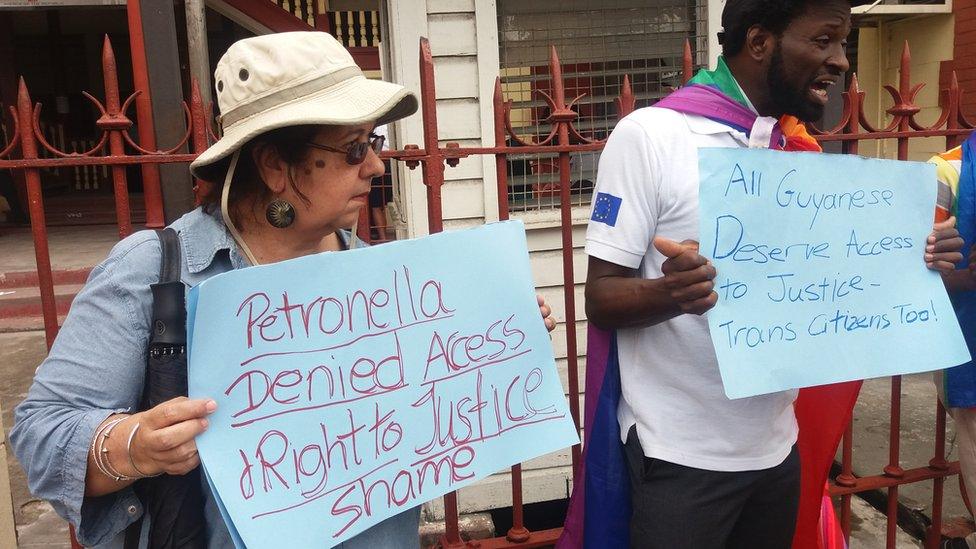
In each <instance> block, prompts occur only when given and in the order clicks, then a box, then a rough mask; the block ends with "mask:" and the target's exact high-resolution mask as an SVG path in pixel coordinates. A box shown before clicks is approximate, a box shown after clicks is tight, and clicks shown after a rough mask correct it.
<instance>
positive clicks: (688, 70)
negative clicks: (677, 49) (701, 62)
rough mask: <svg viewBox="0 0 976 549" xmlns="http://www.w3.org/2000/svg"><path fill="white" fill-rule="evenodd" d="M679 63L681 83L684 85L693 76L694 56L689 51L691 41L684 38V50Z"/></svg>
mask: <svg viewBox="0 0 976 549" xmlns="http://www.w3.org/2000/svg"><path fill="white" fill-rule="evenodd" d="M681 60H682V63H681V85H682V86H684V85H685V84H687V83H688V81H690V80H691V79H692V77H694V76H695V58H694V55H693V54H692V52H691V41H690V40H688V39H687V38H685V51H684V56H683V57H682V59H681Z"/></svg>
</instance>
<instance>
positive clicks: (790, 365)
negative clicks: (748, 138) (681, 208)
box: [699, 149, 969, 398]
mask: <svg viewBox="0 0 976 549" xmlns="http://www.w3.org/2000/svg"><path fill="white" fill-rule="evenodd" d="M699 169H700V174H701V175H700V177H701V187H700V214H701V218H700V223H701V239H700V246H701V248H700V250H701V254H702V255H704V256H705V257H707V258H709V259H711V261H712V262H713V263H714V265H715V268H716V271H717V273H718V276H717V278H716V279H715V290H716V291H717V292H718V298H719V299H718V304H717V305H716V306H715V308H714V309H713V310H711V311H709V312H708V325H709V329H710V331H711V336H712V343H713V345H714V347H715V353H716V355H717V356H718V363H719V368H720V370H721V373H722V381H723V383H724V385H725V392H726V394H727V395H728V396H729V397H730V398H740V397H747V396H752V395H759V394H765V393H771V392H774V391H781V390H785V389H794V388H799V387H809V386H814V385H823V384H828V383H835V382H841V381H850V380H855V379H867V378H873V377H881V376H887V375H894V374H908V373H914V372H924V371H929V370H935V369H939V368H946V367H950V366H956V365H959V364H962V363H964V362H966V361H968V360H969V352H968V351H967V349H966V345H965V342H964V341H963V337H962V333H961V332H960V330H959V324H958V322H957V321H956V317H955V314H954V313H953V310H952V306H951V305H950V303H949V299H948V296H947V295H946V291H945V289H944V287H943V285H942V281H941V279H940V277H939V275H938V273H936V272H934V271H931V270H929V269H927V268H926V267H925V262H924V254H925V246H926V239H927V238H928V235H929V234H930V233H931V232H932V224H933V217H934V213H935V193H936V179H935V168H934V167H933V166H931V165H928V164H924V163H918V162H899V161H893V160H874V159H867V158H861V157H858V156H853V155H832V154H815V153H793V152H779V151H771V150H766V149H701V150H700V151H699Z"/></svg>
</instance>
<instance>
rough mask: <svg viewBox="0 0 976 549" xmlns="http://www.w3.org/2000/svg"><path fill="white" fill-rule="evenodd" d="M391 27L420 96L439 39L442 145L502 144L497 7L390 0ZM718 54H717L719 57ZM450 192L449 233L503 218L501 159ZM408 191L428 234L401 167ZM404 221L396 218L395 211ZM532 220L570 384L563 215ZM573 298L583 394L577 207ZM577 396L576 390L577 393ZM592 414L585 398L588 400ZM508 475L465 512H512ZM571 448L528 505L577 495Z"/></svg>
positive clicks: (392, 75)
mask: <svg viewBox="0 0 976 549" xmlns="http://www.w3.org/2000/svg"><path fill="white" fill-rule="evenodd" d="M723 3H724V2H723V1H722V0H709V4H708V8H709V33H708V34H709V36H710V37H712V38H710V47H711V48H713V49H712V50H710V54H714V51H715V50H714V46H711V42H712V41H714V37H713V35H714V34H715V32H717V30H713V29H715V28H716V27H714V26H713V25H714V24H715V23H714V22H713V19H714V18H715V17H717V14H720V13H721V5H722V4H723ZM383 10H384V11H385V13H384V23H385V24H386V28H387V29H389V34H388V36H389V38H388V40H389V42H390V43H389V45H388V51H389V59H387V60H386V62H387V63H388V65H387V67H386V73H387V75H388V78H389V79H391V80H393V81H395V82H399V83H401V84H404V85H406V86H408V87H409V88H411V89H413V90H414V91H416V92H417V93H418V94H419V91H420V75H419V72H418V67H419V54H418V43H419V40H420V37H421V36H426V37H429V39H430V44H431V51H432V54H433V57H434V65H435V84H436V88H437V94H436V96H437V117H438V132H439V136H440V139H441V144H442V145H443V144H444V143H446V142H448V141H455V142H458V143H460V144H461V146H493V145H494V119H493V111H492V95H493V93H494V85H495V79H496V77H497V76H498V73H499V55H498V20H497V6H496V3H495V0H426V1H425V0H386V2H385V4H384V6H383ZM714 57H717V54H714V55H710V58H714ZM393 132H394V133H395V134H396V139H397V141H396V143H397V144H398V145H401V146H402V145H403V144H407V143H412V144H418V145H421V146H422V144H423V124H422V119H421V117H420V116H419V115H416V116H413V117H410V118H409V119H407V120H404V121H401V122H399V123H397V124H396V127H395V128H394V130H393ZM445 175H446V180H447V181H446V183H445V186H444V188H443V211H444V218H445V222H444V226H445V229H446V230H452V229H459V228H464V227H469V226H475V225H480V224H482V223H485V222H491V221H496V220H497V219H498V213H497V210H498V200H497V192H496V172H495V162H494V157H492V156H482V157H475V158H470V159H465V160H462V161H461V164H460V165H459V166H458V167H457V168H447V169H446V174H445ZM398 178H399V179H400V181H401V185H400V187H401V191H400V192H399V196H398V200H397V202H398V207H399V209H400V210H401V212H400V216H401V220H402V221H403V222H402V223H401V236H402V237H416V236H422V235H425V234H427V232H428V231H427V202H426V189H425V187H424V185H423V177H422V173H421V171H420V169H416V170H408V169H406V168H405V167H404V166H402V165H400V166H399V167H398ZM395 215H396V214H395ZM512 217H513V218H515V219H521V220H522V221H523V222H525V224H526V227H527V232H528V235H527V236H528V243H529V249H530V258H531V264H532V273H533V278H534V280H535V284H536V286H537V288H538V290H539V293H541V294H542V295H543V296H545V298H546V300H547V302H548V303H549V304H550V305H551V306H552V308H553V315H554V317H555V318H556V319H557V321H558V326H557V328H556V330H555V332H553V337H552V339H553V351H554V353H555V356H556V359H557V366H558V368H559V373H560V378H561V379H562V381H563V385H564V387H568V382H567V378H568V371H567V365H568V359H567V353H566V324H565V318H566V310H565V306H564V300H563V269H562V252H561V250H562V240H561V232H560V228H559V227H560V222H559V211H558V210H549V211H545V210H543V211H531V212H526V213H518V214H513V216H512ZM572 217H573V225H574V229H573V252H574V253H573V256H574V265H573V266H574V269H573V271H574V280H575V285H574V288H573V291H574V292H575V296H576V320H577V321H578V322H577V325H576V331H577V342H578V355H579V356H578V357H577V360H578V366H579V370H578V371H579V379H580V385H581V387H580V390H581V391H582V389H583V388H582V385H583V380H584V378H585V356H586V315H585V313H584V301H583V282H584V281H585V280H586V256H585V254H584V253H583V243H584V236H585V229H586V221H587V219H588V217H589V206H583V207H574V209H573V215H572ZM567 392H568V390H567ZM580 409H581V410H582V399H581V403H580ZM509 476H510V475H509V473H508V471H504V472H501V473H499V474H497V475H495V476H493V477H490V478H488V479H485V480H483V481H482V482H480V483H478V484H476V485H475V486H473V487H470V488H467V489H465V490H462V491H461V493H460V494H459V507H460V511H461V512H462V513H464V512H475V511H482V510H486V509H491V508H497V507H506V506H509V505H511V501H512V500H511V485H510V480H509ZM571 483H572V471H571V466H570V449H568V448H567V449H565V450H563V451H560V452H557V453H555V454H551V455H547V456H543V457H541V458H538V459H535V460H532V461H530V462H528V463H526V464H524V466H523V487H524V490H523V494H524V501H525V503H533V502H539V501H548V500H554V499H562V498H566V497H568V495H569V493H570V492H571V489H572V484H571ZM425 508H426V510H427V513H428V515H429V516H430V517H431V518H442V517H443V505H442V502H441V500H439V499H438V500H436V501H433V502H431V503H429V504H428V505H427V506H425Z"/></svg>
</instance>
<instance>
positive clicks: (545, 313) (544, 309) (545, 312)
mask: <svg viewBox="0 0 976 549" xmlns="http://www.w3.org/2000/svg"><path fill="white" fill-rule="evenodd" d="M535 299H536V301H538V302H539V312H540V313H542V321H543V322H545V323H546V330H549V331H550V332H551V331H553V330H555V329H556V319H555V318H552V308H551V307H549V305H547V304H546V298H544V297H542V294H535Z"/></svg>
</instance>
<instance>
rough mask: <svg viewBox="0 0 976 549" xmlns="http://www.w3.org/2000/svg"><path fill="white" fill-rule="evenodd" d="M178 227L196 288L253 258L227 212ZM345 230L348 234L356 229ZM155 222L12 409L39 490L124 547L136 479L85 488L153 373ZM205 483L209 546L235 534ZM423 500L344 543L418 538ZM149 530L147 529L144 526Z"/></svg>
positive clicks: (109, 270) (100, 278)
mask: <svg viewBox="0 0 976 549" xmlns="http://www.w3.org/2000/svg"><path fill="white" fill-rule="evenodd" d="M171 227H172V228H173V229H175V230H176V231H177V232H178V233H179V237H180V246H181V252H182V263H183V264H182V270H181V276H180V278H181V280H182V281H183V283H184V284H185V285H186V286H187V287H193V286H196V285H197V284H199V283H201V282H203V281H204V280H206V279H208V278H210V277H211V276H214V275H217V274H220V273H223V272H226V271H230V270H232V269H240V268H242V267H245V266H247V262H246V261H245V260H244V258H243V257H242V256H241V254H240V253H239V251H238V249H237V245H236V243H235V242H234V240H233V238H232V237H231V236H230V234H229V233H228V231H227V229H226V228H225V226H224V224H223V221H222V220H221V217H220V213H219V211H217V212H214V213H207V212H205V211H204V210H203V209H200V208H198V209H196V210H193V211H192V212H190V213H188V214H186V215H184V216H183V217H181V218H180V219H178V220H176V222H174V223H173V224H172V225H171ZM341 236H342V238H343V239H344V240H346V241H348V238H349V237H350V235H349V234H348V233H344V234H342V235H341ZM159 261H160V245H159V239H158V237H157V236H156V233H155V232H154V231H140V232H137V233H135V234H133V235H131V236H129V237H128V238H126V239H124V240H122V241H121V242H119V243H118V244H116V245H115V247H114V248H113V249H112V252H111V253H110V254H109V257H108V258H107V259H106V260H105V261H104V262H102V263H101V264H100V265H98V266H97V267H95V268H94V269H93V270H92V272H91V275H90V276H89V278H88V282H87V283H86V284H85V287H84V288H82V290H81V291H80V292H79V293H78V295H77V296H76V297H75V299H74V302H73V303H72V305H71V309H70V311H69V313H68V317H67V318H66V319H65V322H64V325H63V326H62V327H61V331H60V333H59V334H58V337H57V339H56V340H55V342H54V346H53V347H52V348H51V351H50V353H49V354H48V356H47V358H46V359H45V360H44V362H43V363H41V365H40V366H39V367H38V369H37V373H36V374H35V376H34V383H33V384H32V385H31V388H30V391H29V392H28V394H27V398H26V399H25V400H24V401H23V402H22V403H21V404H20V405H19V406H17V408H16V410H15V411H14V426H13V428H12V429H11V431H10V442H11V445H12V447H13V451H14V453H15V454H16V455H17V459H19V460H20V462H21V464H23V467H24V469H25V470H26V472H27V479H28V484H29V487H30V490H31V493H33V494H34V495H35V496H37V497H39V498H42V499H45V500H47V501H49V502H50V503H51V505H52V506H53V507H54V510H55V511H57V513H58V514H59V515H60V516H61V517H62V518H64V519H65V520H67V521H68V522H70V523H71V524H72V525H74V526H75V529H76V535H77V537H78V541H79V542H81V543H82V544H83V545H85V546H89V547H122V534H123V533H124V530H125V528H126V527H127V526H128V525H129V524H131V523H132V522H134V521H135V520H137V519H138V518H139V517H140V516H142V513H143V507H142V504H141V503H140V502H139V499H138V498H137V497H136V495H135V493H134V492H133V490H132V488H131V487H127V488H124V489H122V490H119V491H117V492H114V493H111V494H107V495H104V496H99V497H85V475H86V471H87V468H88V451H89V447H90V445H91V441H92V438H93V437H94V435H95V430H96V428H97V427H98V426H99V425H100V424H101V423H102V422H103V421H105V419H106V418H107V417H108V416H110V415H112V414H114V413H120V412H130V413H131V412H135V411H137V410H138V405H139V400H140V397H141V395H142V388H143V382H144V376H145V367H146V353H147V346H148V342H149V325H150V318H151V316H152V293H151V291H150V288H149V286H150V284H154V283H156V282H158V281H159ZM203 483H204V494H205V498H206V508H205V517H206V521H207V535H208V546H209V547H211V548H221V549H222V548H225V547H226V548H231V547H234V545H233V542H232V541H231V539H230V536H229V534H228V532H227V528H226V526H225V525H224V522H223V520H222V519H221V518H220V512H219V511H218V510H217V507H216V504H215V503H214V500H213V498H212V497H211V492H210V489H209V487H208V486H207V485H206V481H205V480H204V481H203ZM418 521H419V507H417V508H414V509H411V510H409V511H406V512H404V513H401V514H400V515H397V516H396V517H392V518H390V519H387V520H386V521H384V522H382V523H380V524H378V525H376V526H374V527H373V528H370V529H369V530H367V531H365V532H363V533H362V534H360V535H359V536H356V537H355V538H353V539H352V540H350V542H347V544H344V546H363V547H374V548H375V547H417V545H418V541H417V525H418ZM143 534H144V536H145V531H144V532H143Z"/></svg>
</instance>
